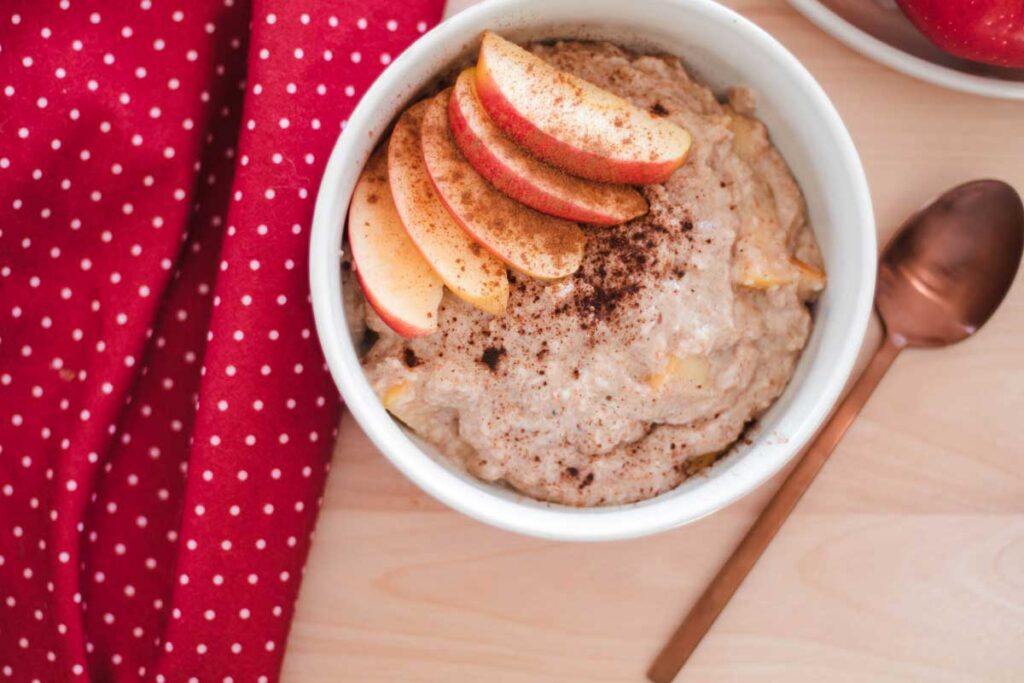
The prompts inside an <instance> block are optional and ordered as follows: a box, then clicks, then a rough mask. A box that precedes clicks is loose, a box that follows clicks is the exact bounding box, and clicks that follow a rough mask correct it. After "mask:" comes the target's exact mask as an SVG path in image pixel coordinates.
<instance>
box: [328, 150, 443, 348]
mask: <svg viewBox="0 0 1024 683" xmlns="http://www.w3.org/2000/svg"><path fill="white" fill-rule="evenodd" d="M348 243H349V246H350V247H351V249H352V260H353V262H354V263H355V271H356V275H357V276H358V277H359V283H360V284H361V285H362V287H363V293H364V294H365V295H366V300H367V301H368V302H369V303H370V306H372V307H373V310H375V311H376V312H377V315H379V316H380V319H381V320H383V321H384V323H385V324H387V326H388V327H390V328H391V329H393V330H394V331H395V332H397V333H398V334H399V335H401V336H403V337H405V338H407V339H409V338H412V337H421V336H423V335H427V334H430V333H431V332H433V331H434V330H436V329H437V309H438V306H440V305H441V296H442V294H443V293H444V284H443V283H442V282H441V278H439V277H438V276H437V274H436V273H435V272H434V269H433V268H431V267H430V264H429V263H427V262H426V260H425V259H424V258H423V256H422V255H421V254H420V252H419V251H418V250H417V249H416V246H415V245H414V244H413V243H412V240H410V239H409V235H408V234H407V233H406V231H405V227H404V226H403V225H402V220H401V218H399V216H398V210H397V209H395V203H394V201H393V200H392V198H391V188H390V187H389V185H388V160H387V155H386V154H385V152H384V150H378V151H377V152H375V153H374V155H373V156H372V157H370V161H369V162H367V164H366V168H364V169H363V173H362V175H360V176H359V181H358V182H357V183H356V189H355V191H354V192H353V193H352V202H351V203H350V204H349V209H348Z"/></svg>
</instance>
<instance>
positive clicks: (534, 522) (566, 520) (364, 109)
mask: <svg viewBox="0 0 1024 683" xmlns="http://www.w3.org/2000/svg"><path fill="white" fill-rule="evenodd" d="M539 1H542V0H489V2H487V3H482V4H479V5H476V6H473V7H470V8H469V9H466V10H464V11H463V12H461V13H459V14H457V15H455V16H454V17H452V18H450V19H448V20H446V21H444V22H442V23H441V24H439V25H438V26H436V27H435V28H434V29H433V30H431V31H429V32H428V33H426V34H425V35H424V36H422V37H420V39H419V40H417V41H416V42H415V43H413V44H412V45H411V46H410V47H409V48H408V49H407V50H406V51H405V52H404V53H402V54H401V55H400V56H399V57H398V58H397V59H396V60H395V61H394V62H392V64H391V65H390V66H389V67H388V69H387V70H386V71H385V73H384V74H383V75H382V76H381V77H380V78H378V79H377V81H376V82H375V83H374V84H373V85H372V86H371V87H370V88H369V89H368V90H367V92H366V94H365V95H364V96H363V98H362V100H361V101H360V103H359V104H358V105H357V107H356V108H355V110H354V111H353V112H352V115H351V116H350V118H349V124H348V125H347V126H346V128H345V130H343V131H342V133H341V135H340V136H339V137H338V139H337V141H336V142H335V145H334V147H333V149H332V151H331V155H330V158H329V160H328V163H327V165H326V167H325V170H324V174H323V177H322V179H321V182H320V186H319V190H318V194H317V200H316V206H315V210H314V215H313V225H312V231H311V236H310V251H309V259H310V261H309V279H310V290H311V302H312V305H313V312H314V318H315V323H316V330H317V335H318V338H319V340H320V344H321V346H322V348H323V353H324V356H325V359H326V361H327V365H328V368H329V370H330V372H331V376H332V378H333V379H334V382H335V384H336V385H337V387H338V388H339V390H340V392H341V394H342V397H343V398H344V399H345V404H346V406H347V407H348V409H349V411H350V412H351V413H352V416H353V417H354V418H355V419H356V421H357V422H358V423H359V425H360V427H361V428H362V429H363V431H364V432H365V433H366V435H367V436H368V437H369V439H370V440H371V442H372V443H373V444H374V446H375V447H376V448H377V449H378V450H380V451H381V453H383V454H384V456H385V457H387V458H388V460H390V461H391V463H392V464H393V465H395V466H396V467H397V468H398V469H399V470H400V471H402V473H403V474H405V476H407V477H408V478H409V479H411V480H412V481H413V482H414V483H416V484H417V485H418V486H419V487H420V488H422V489H423V490H424V491H426V492H427V493H428V494H430V495H431V496H433V497H434V498H436V499H437V500H439V501H441V502H442V503H444V504H446V505H447V506H449V507H451V508H453V509H455V510H458V511H459V512H462V513H463V514H466V515H468V516H469V517H472V518H474V519H476V520H478V521H481V522H484V523H487V524H490V525H492V526H495V527H498V528H501V529H505V530H509V531H515V532H518V533H522V534H525V535H529V536H534V537H539V538H545V539H551V540H572V541H605V540H619V539H626V538H636V537H640V536H646V535H649V534H654V533H657V532H660V531H665V530H667V529H670V528H674V527H676V526H680V525H683V524H688V523H690V522H693V521H696V520H698V519H700V518H702V517H705V516H707V515H709V514H711V513H713V512H716V511H718V510H720V509H721V508H723V507H726V506H727V505H729V504H731V503H733V502H734V501H736V500H738V499H739V498H741V497H743V496H745V495H746V494H748V493H750V492H751V491H753V490H754V489H756V488H757V487H758V486H760V485H761V484H763V483H764V482H765V481H767V480H768V479H769V478H771V477H772V476H773V475H775V474H776V473H777V472H778V471H779V470H781V469H782V468H783V467H784V466H785V465H786V464H787V463H788V462H790V461H791V460H792V459H793V458H794V457H795V456H796V454H797V453H799V452H800V451H801V449H802V448H803V446H804V445H805V444H806V443H807V442H808V441H809V440H810V438H811V437H812V436H813V435H814V434H815V433H816V432H817V430H818V428H819V427H820V426H821V424H822V423H823V422H824V420H825V418H826V417H827V416H828V414H829V413H830V412H831V410H832V408H833V406H834V405H835V403H836V401H837V399H838V398H839V395H840V393H841V392H842V390H843V388H844V386H845V384H846V381H847V379H848V377H849V375H850V372H851V370H852V369H853V365H854V363H855V362H856V360H857V357H858V354H859V351H860V347H861V343H862V341H863V338H864V335H865V332H866V330H867V325H868V321H869V319H870V315H871V310H872V303H873V296H874V283H875V265H876V255H877V243H876V238H875V223H874V212H873V208H872V203H871V196H870V193H869V191H868V184H867V179H866V176H865V174H864V169H863V167H862V165H861V162H860V157H859V156H858V154H857V151H856V148H855V147H854V144H853V140H852V139H851V137H850V134H849V131H848V130H847V129H846V126H845V125H844V124H843V122H842V120H841V118H840V116H839V113H838V112H837V111H836V109H835V107H834V106H833V105H832V103H831V101H830V100H829V99H828V97H827V95H826V94H825V92H824V90H823V89H822V88H821V86H820V85H819V84H818V82H817V81H816V80H815V79H814V78H813V76H811V74H810V72H808V71H807V69H806V68H805V67H804V66H803V65H802V64H801V63H800V62H799V61H798V60H797V59H796V57H795V56H793V55H792V53H790V52H789V51H788V50H787V49H786V48H785V47H784V46H782V44H781V43H779V42H778V41H777V40H776V39H775V38H773V37H772V36H771V35H769V34H768V33H767V32H765V31H764V30H763V29H761V28H760V27H758V26H757V25H756V24H754V23H753V22H751V21H750V20H748V19H746V18H744V17H743V16H742V15H740V14H738V13H736V12H735V11H733V10H731V9H729V8H726V7H724V6H722V5H719V4H717V3H716V2H714V1H713V0H686V2H685V3H684V2H682V1H681V0H636V2H635V5H636V6H637V7H640V6H646V7H651V6H657V5H672V6H674V7H676V8H678V7H680V6H685V8H686V11H690V12H696V13H701V14H704V15H705V16H707V17H709V18H711V19H712V20H714V21H717V22H719V23H721V24H729V25H731V30H735V31H738V32H739V33H741V34H744V35H743V37H744V38H745V39H749V40H753V41H757V42H759V43H760V44H761V47H762V48H764V49H767V50H771V51H773V52H775V53H776V54H777V55H778V57H779V60H780V62H781V63H783V65H784V67H785V68H787V70H788V71H789V73H790V75H792V76H793V77H794V78H796V79H798V80H799V81H800V83H799V85H798V86H797V87H799V88H800V89H802V90H803V91H804V92H805V93H806V95H807V96H808V97H810V98H811V99H812V100H814V105H815V109H816V110H817V111H819V112H821V113H822V114H823V115H824V117H825V121H824V123H825V125H826V126H827V128H828V132H829V135H830V136H831V137H832V138H833V139H834V140H835V142H836V145H837V148H838V151H839V154H838V158H839V160H840V161H841V163H842V165H843V167H844V170H845V175H846V176H848V177H849V178H850V179H851V181H852V182H853V185H854V187H853V188H852V194H853V196H854V201H853V204H854V205H855V208H856V209H857V210H858V211H859V212H860V214H861V215H860V216H859V217H858V221H857V224H859V225H863V228H862V230H861V231H860V240H859V242H860V244H859V248H860V250H861V251H862V254H863V255H865V256H866V258H864V259H863V265H862V268H861V272H860V280H861V282H862V287H861V290H860V291H858V292H857V296H856V300H855V305H854V310H853V311H852V312H851V314H850V316H849V319H850V320H851V329H850V330H849V334H848V335H847V337H846V338H845V340H844V343H843V346H842V348H841V350H840V351H839V352H838V353H837V355H836V358H835V363H834V366H833V367H834V371H833V372H832V373H830V374H829V375H828V380H827V383H826V384H825V385H824V386H822V387H821V388H820V390H819V391H818V392H817V393H816V395H815V396H816V398H815V400H814V403H813V406H812V407H811V409H810V410H808V411H807V412H806V413H805V415H804V416H803V418H802V420H801V421H800V423H799V424H798V425H797V427H796V428H795V429H794V430H793V431H792V432H791V433H790V434H789V435H788V441H787V444H786V448H785V449H784V451H785V452H784V453H783V454H782V455H780V456H777V457H775V458H774V460H771V461H767V460H765V459H762V465H761V467H760V469H759V470H758V471H757V472H756V474H754V475H751V476H746V477H745V478H744V480H743V482H742V483H739V484H736V485H734V486H733V487H732V488H731V489H727V490H725V491H723V492H722V493H720V494H719V495H716V496H707V495H706V496H703V499H702V500H700V501H699V503H700V504H696V505H695V504H693V501H692V500H687V501H683V502H684V503H686V505H677V506H676V509H675V511H674V514H669V513H670V512H672V510H671V508H672V503H673V502H678V499H676V500H673V499H665V500H659V497H655V498H653V499H649V500H647V501H641V502H639V503H635V504H631V505H624V506H615V507H608V508H572V507H567V506H558V505H545V504H541V505H537V501H533V500H532V499H529V498H527V497H526V496H521V499H522V500H523V501H529V503H530V504H523V503H522V502H519V499H506V498H502V497H499V496H498V495H495V494H494V493H492V492H489V491H486V490H485V488H484V487H481V486H474V485H472V484H470V483H468V482H466V481H463V480H461V479H460V478H458V477H457V476H456V475H455V474H454V473H453V472H452V471H451V469H450V467H446V466H445V465H443V464H442V463H440V462H437V461H435V460H434V459H433V458H431V457H430V456H429V455H428V454H427V453H425V452H424V451H423V450H422V449H421V448H420V447H419V446H418V445H416V444H415V443H414V442H413V441H412V440H411V439H409V437H408V436H407V435H406V434H405V433H404V432H403V431H402V430H401V428H400V427H399V426H398V423H397V422H396V421H395V420H394V419H393V418H391V417H390V416H389V415H388V413H387V412H386V411H385V409H384V408H383V406H382V405H381V403H380V400H379V399H378V398H377V396H376V395H375V394H374V393H373V390H372V388H370V386H369V382H368V380H367V379H366V377H365V375H364V373H363V371H362V368H361V366H360V364H359V362H358V357H357V356H356V355H355V350H354V346H353V343H352V340H351V339H350V335H349V334H348V329H347V326H346V325H345V318H344V312H343V307H342V297H341V289H340V286H339V278H340V264H339V260H340V259H338V258H337V257H336V256H335V255H336V254H337V246H338V245H335V244H333V243H332V242H333V240H332V237H333V235H334V234H335V233H334V231H335V227H336V226H334V225H332V224H331V222H330V221H331V214H332V212H333V210H334V207H335V206H337V205H338V204H340V203H341V199H342V198H341V197H340V196H339V193H338V192H336V188H337V187H338V186H339V185H340V184H341V181H340V176H341V174H342V173H343V171H344V168H343V164H344V163H346V162H347V163H351V159H345V157H346V156H348V153H347V152H346V149H347V148H348V147H349V146H353V145H359V144H360V143H361V142H362V141H360V140H358V139H355V138H354V136H355V135H356V134H355V133H353V132H351V131H355V130H357V129H359V130H362V129H364V128H367V129H369V128H370V127H372V126H373V125H374V124H375V123H378V122H377V121H376V112H377V110H378V109H379V108H380V107H381V105H383V104H385V103H386V102H385V96H386V94H387V93H386V92H385V91H386V90H387V89H388V88H391V87H392V86H393V83H392V82H394V81H395V80H396V79H397V78H399V77H400V74H402V73H403V71H404V69H405V68H406V66H407V65H413V64H415V63H417V61H419V60H427V59H429V58H430V55H431V51H432V50H434V49H435V47H436V46H437V45H438V44H439V43H443V42H445V41H453V42H459V41H465V40H466V38H467V36H469V35H471V34H472V35H475V34H476V33H477V32H478V31H477V26H478V24H479V22H480V21H481V20H482V19H483V18H486V17H492V16H495V15H500V14H502V13H504V12H508V11H512V10H516V9H523V8H527V7H529V6H531V5H535V4H537V3H538V2H539ZM594 18H595V15H594V14H591V15H588V17H587V19H586V20H583V21H581V22H580V23H581V24H586V23H588V22H593V21H594ZM343 199H344V204H345V206H347V203H348V199H349V198H348V197H344V198H343ZM340 213H341V214H342V215H344V214H345V213H346V211H345V210H344V209H343V210H342V211H341V212H340ZM747 455H750V454H747ZM702 488H707V487H702ZM699 490H700V489H696V490H695V492H696V491H699ZM716 491H717V489H716Z"/></svg>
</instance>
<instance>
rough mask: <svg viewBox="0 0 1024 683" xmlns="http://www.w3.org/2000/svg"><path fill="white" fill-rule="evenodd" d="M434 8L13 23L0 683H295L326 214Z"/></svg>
mask: <svg viewBox="0 0 1024 683" xmlns="http://www.w3.org/2000/svg"><path fill="white" fill-rule="evenodd" d="M441 4H442V3H441V2H440V0H389V1H388V2H374V3H370V2H356V1H354V0H292V1H288V0H266V1H260V0H256V2H253V3H249V2H247V1H246V0H124V1H123V2H121V1H119V2H104V1H101V0H8V1H7V2H4V3H3V4H2V6H0V89H2V95H0V681H2V680H5V679H11V680H17V681H33V680H36V681H62V680H96V681H134V680H155V681H238V682H241V681H267V680H271V679H274V678H276V677H277V673H278V670H279V667H280V661H281V657H282V654H283V650H284V646H285V642H286V636H287V632H288V624H289V620H290V617H291V613H292V605H293V602H294V600H295V596H296V592H297V590H298V586H299V581H300V579H301V576H302V570H303V563H304V561H305V557H306V553H307V550H308V547H309V542H310V534H311V530H312V528H313V523H314V519H315V517H316V513H317V508H318V505H319V502H320V498H319V496H320V495H321V492H322V489H323V482H324V476H325V471H326V469H327V465H328V459H329V456H330V451H331V445H332V441H333V438H332V437H333V436H334V435H335V431H334V428H335V425H336V423H337V418H338V409H339V402H338V398H337V392H336V390H335V388H334V386H333V384H332V383H331V380H330V378H329V376H328V374H327V372H326V370H325V367H324V365H323V359H322V357H321V355H320V351H319V348H318V342H317V339H316V335H315V333H314V331H313V321H312V314H311V310H310V305H309V296H308V286H307V272H306V251H307V247H308V234H309V222H310V218H311V215H312V209H313V200H314V196H315V194H316V190H317V185H318V182H319V177H320V172H321V169H322V167H323V165H324V163H325V162H326V159H327V156H328V154H329V152H330V149H331V146H332V145H333V142H334V140H335V137H336V136H337V134H338V132H339V130H340V128H341V127H342V126H344V123H345V117H346V116H347V115H348V113H349V112H350V111H351V109H352V107H353V106H354V104H355V102H356V101H357V99H358V97H359V95H360V94H361V93H362V92H363V91H364V90H365V89H366V87H367V86H368V85H369V84H370V83H371V82H372V80H373V79H374V77H375V76H376V75H377V74H378V73H379V72H380V71H381V70H382V69H383V68H384V65H386V64H387V63H388V62H389V61H390V60H391V58H392V57H393V56H394V55H396V54H397V53H398V52H399V51H401V50H402V48H403V47H405V46H406V45H407V44H408V43H409V42H411V41H412V40H413V39H415V38H416V37H417V36H418V35H419V34H420V33H422V32H423V31H425V30H426V28H427V26H428V24H431V23H433V22H435V21H437V19H438V18H439V16H440V12H441ZM343 589H344V587H339V590H343Z"/></svg>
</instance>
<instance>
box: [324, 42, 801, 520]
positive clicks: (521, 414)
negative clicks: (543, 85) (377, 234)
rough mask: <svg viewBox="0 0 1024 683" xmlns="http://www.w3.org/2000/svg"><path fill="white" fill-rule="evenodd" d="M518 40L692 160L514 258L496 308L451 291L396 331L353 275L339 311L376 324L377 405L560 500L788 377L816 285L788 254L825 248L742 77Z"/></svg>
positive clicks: (728, 425)
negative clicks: (705, 81)
mask: <svg viewBox="0 0 1024 683" xmlns="http://www.w3.org/2000/svg"><path fill="white" fill-rule="evenodd" d="M531 49H532V51H533V52H534V53H535V54H538V55H540V56H541V57H542V58H544V59H545V60H547V61H549V62H550V63H552V64H554V65H556V66H558V67H560V68H562V69H564V70H566V71H568V72H570V73H573V74H576V75H578V76H581V77H583V78H585V79H587V80H589V81H591V82H593V83H595V84H597V85H599V86H601V87H603V88H606V89H607V90H610V91H612V92H614V93H616V94H618V95H620V96H622V97H624V98H626V99H628V100H630V101H632V102H633V103H634V104H636V105H638V106H641V107H643V108H645V109H648V110H649V111H651V112H653V113H655V114H657V115H659V116H665V117H669V118H670V119H672V120H673V121H675V122H677V123H678V124H680V125H681V126H683V127H685V128H686V129H687V130H689V131H690V133H691V134H692V136H693V141H694V142H693V147H692V150H691V152H690V156H689V158H688V160H687V162H686V164H685V165H684V166H683V167H682V168H681V169H680V170H679V171H677V172H676V173H675V174H674V175H673V176H672V177H671V178H670V179H669V180H668V181H667V182H666V183H664V184H661V185H651V186H646V187H644V188H642V191H643V193H644V195H645V197H646V199H647V200H648V202H649V204H650V210H649V212H648V213H647V215H645V216H643V217H641V218H638V219H635V220H632V221H630V222H629V223H626V224H624V225H619V226H614V227H587V228H586V233H587V246H586V252H585V256H584V261H583V266H582V268H581V269H580V270H579V271H578V272H577V273H575V275H573V276H570V277H568V278H566V279H564V280H561V281H556V282H553V283H543V282H539V281H536V280H532V279H529V278H526V277H522V276H513V277H511V278H510V281H511V292H510V298H509V305H508V310H507V312H506V313H505V314H504V315H503V316H501V317H495V316H491V315H489V314H487V313H484V312H482V311H480V310H477V309H475V308H473V307H471V306H469V305H468V304H466V303H464V302H462V301H460V300H459V299H457V298H455V297H454V296H452V295H451V294H450V293H447V292H446V293H445V295H444V300H443V302H442V304H441V308H440V312H439V328H438V331H437V332H435V333H433V334H432V335H429V336H426V337H421V338H418V339H414V340H405V339H402V338H401V337H399V336H398V335H396V334H395V333H394V332H392V331H391V330H390V329H389V328H388V327H387V326H385V325H384V324H383V323H382V322H381V320H380V319H379V318H378V317H377V315H376V314H375V313H374V312H373V310H372V309H371V308H370V307H369V306H367V305H366V304H365V300H364V299H363V297H362V295H361V294H360V292H359V289H358V286H357V284H356V281H355V278H351V277H348V278H347V281H346V282H345V287H344V290H345V293H346V295H347V301H346V304H347V306H348V308H349V320H350V321H351V322H352V323H353V333H354V334H356V335H357V338H358V337H361V336H366V337H368V338H369V340H370V341H372V342H373V343H372V346H371V347H370V348H369V350H368V351H367V353H366V355H365V358H364V361H363V365H364V368H365V371H366V373H367V376H368V377H369V379H370V381H371V383H372V385H373V386H374V388H375V389H376V391H377V392H378V395H379V396H380V397H381V399H382V401H383V402H384V404H385V406H386V407H387V408H388V409H389V410H390V411H391V412H392V413H393V414H394V415H396V416H397V417H399V418H400V419H401V420H402V421H403V422H405V423H406V424H407V425H408V426H409V427H411V428H412V429H413V430H414V431H416V432H417V433H419V434H420V435H421V436H422V437H423V438H425V439H426V440H427V441H429V442H431V443H433V444H435V445H436V446H437V447H438V448H439V449H440V450H441V451H442V452H443V453H445V454H446V455H447V456H449V457H451V458H453V459H455V460H456V461H458V462H459V463H461V464H462V465H463V466H464V467H465V468H466V469H467V470H468V471H469V472H471V473H472V474H474V475H476V476H477V477H480V478H481V479H484V480H486V481H491V482H504V483H506V484H508V485H509V486H511V487H513V488H515V489H517V490H519V491H521V492H523V493H525V494H527V495H529V496H532V497H534V498H538V499H541V500H546V501H553V502H557V503H565V504H569V505H610V504H618V503H628V502H632V501H637V500H642V499H644V498H649V497H651V496H654V495H657V494H659V493H662V492H664V491H667V490H669V489H671V488H673V487H675V486H677V485H678V484H679V483H680V482H681V481H683V480H684V479H686V478H687V477H688V476H690V475H691V474H693V472H695V471H697V470H699V469H700V466H701V465H702V464H704V463H706V462H708V461H709V460H710V459H712V458H713V457H714V455H715V454H718V453H720V452H722V451H724V450H725V449H727V448H729V446H730V445H731V444H733V443H734V442H735V441H736V439H737V438H738V437H739V436H740V435H741V433H742V431H743V429H744V426H745V425H747V424H748V423H749V422H750V421H751V420H752V419H755V418H756V417H757V416H758V415H759V414H760V413H762V412H763V411H764V410H765V409H766V408H767V407H768V406H769V405H771V403H772V402H773V401H774V400H775V399H776V398H777V397H778V396H779V394H780V393H781V392H782V390H783V389H784V388H785V386H786V383H787V382H788V381H789V378H790V376H791V375H792V373H793V369H794V365H795V363H796V361H797V358H798V356H799V354H800V352H801V349H802V348H803V346H804V344H805V343H806V341H807V337H808V334H809V332H810V328H811V316H810V314H809V312H808V302H809V301H810V300H811V299H812V298H813V296H814V293H815V292H814V290H815V289H818V288H820V285H821V283H820V282H818V283H815V282H814V281H811V282H810V283H809V282H808V280H807V279H806V278H803V279H801V278H799V277H798V276H792V275H793V273H795V272H797V271H799V268H797V267H796V266H794V265H793V263H797V264H801V262H803V264H807V265H808V266H809V267H811V269H812V270H813V269H814V268H813V267H814V266H817V265H819V264H820V257H819V255H818V251H817V248H816V246H815V243H814V238H813V235H812V233H811V231H810V229H809V226H808V225H807V222H806V218H805V209H804V206H803V201H802V198H801V194H800V190H799V188H798V187H797V185H796V183H795V181H794V180H793V177H792V176H791V174H790V172H789V170H788V169H787V167H786V164H785V162H784V161H783V159H782V157H781V156H780V155H779V153H778V152H777V151H776V150H775V148H774V147H773V146H772V145H771V143H770V142H769V140H768V137H767V133H766V131H765V129H764V127H763V126H762V125H761V124H760V123H759V122H757V121H756V120H755V119H752V118H749V117H748V116H745V114H746V115H749V114H751V112H752V109H753V96H752V94H751V93H749V92H747V91H744V90H736V91H734V92H732V93H731V94H730V98H729V100H730V103H729V104H725V105H723V104H721V103H720V102H719V101H718V100H717V99H716V97H715V95H714V94H713V93H712V92H711V91H710V90H709V89H708V88H706V87H705V86H703V85H701V84H699V83H696V82H695V81H693V80H691V78H690V77H689V76H688V75H687V73H686V71H685V70H684V68H683V66H682V65H681V64H680V63H679V62H678V61H677V60H675V59H672V58H664V57H653V56H638V55H634V54H632V53H628V52H624V51H623V50H621V49H619V48H617V47H615V46H613V45H610V44H594V43H558V44H556V45H535V46H532V48H531ZM790 257H795V258H797V259H799V261H792V260H791V258H790ZM780 273H781V275H780ZM364 324H365V328H366V329H368V330H369V331H368V332H366V331H365V330H364V328H363V325H364Z"/></svg>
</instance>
